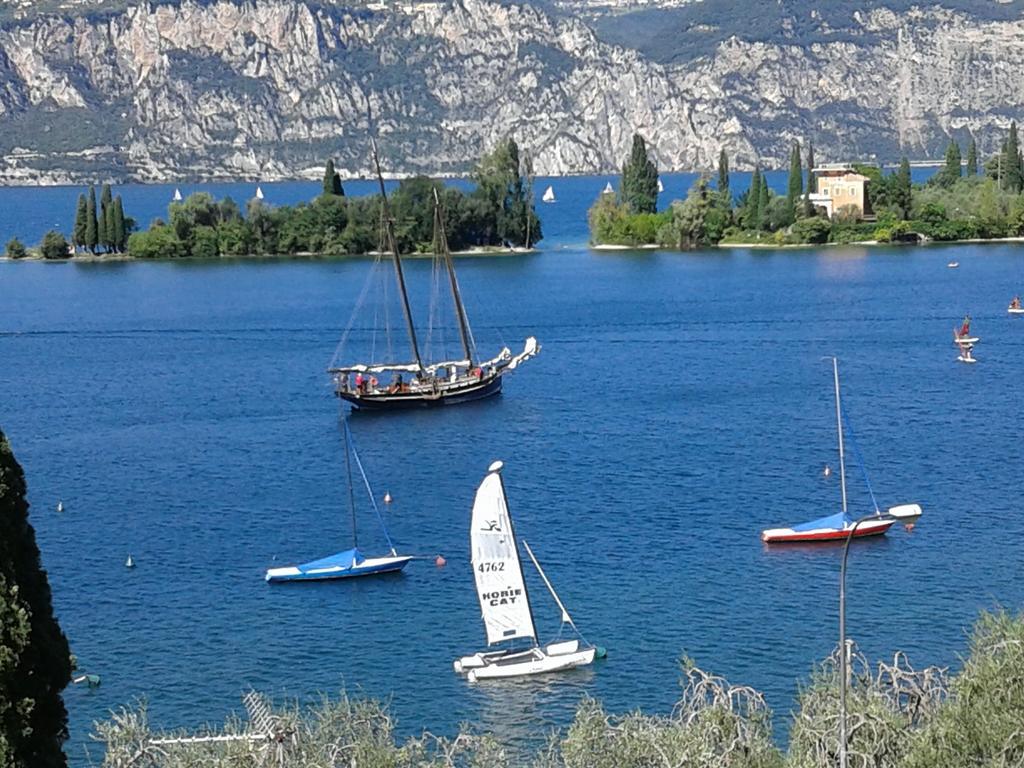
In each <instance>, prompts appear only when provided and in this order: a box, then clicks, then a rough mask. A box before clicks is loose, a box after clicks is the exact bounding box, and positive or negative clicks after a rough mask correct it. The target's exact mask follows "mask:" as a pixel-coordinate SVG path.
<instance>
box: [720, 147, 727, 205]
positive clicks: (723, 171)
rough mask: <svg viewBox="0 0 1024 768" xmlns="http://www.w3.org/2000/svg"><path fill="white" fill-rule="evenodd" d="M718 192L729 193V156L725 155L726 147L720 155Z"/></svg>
mask: <svg viewBox="0 0 1024 768" xmlns="http://www.w3.org/2000/svg"><path fill="white" fill-rule="evenodd" d="M718 191H719V192H721V193H723V194H728V192H729V156H728V155H727V154H725V147H722V150H721V151H720V152H719V153H718Z"/></svg>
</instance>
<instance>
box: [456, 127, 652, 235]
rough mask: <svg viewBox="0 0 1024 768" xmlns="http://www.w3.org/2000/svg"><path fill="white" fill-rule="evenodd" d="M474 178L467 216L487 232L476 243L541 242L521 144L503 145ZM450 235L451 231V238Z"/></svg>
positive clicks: (486, 158) (487, 157)
mask: <svg viewBox="0 0 1024 768" xmlns="http://www.w3.org/2000/svg"><path fill="white" fill-rule="evenodd" d="M473 179H474V181H476V189H475V190H474V191H473V193H472V194H471V195H470V197H471V198H473V202H472V203H470V204H469V210H468V211H467V213H468V214H469V220H470V221H471V222H472V221H474V220H475V221H476V222H478V223H482V224H483V225H484V230H483V231H481V232H478V233H477V234H476V236H477V243H476V244H479V245H498V244H502V243H507V244H509V245H513V246H524V245H525V244H526V241H527V236H529V240H530V243H531V244H533V243H536V242H538V241H539V240H540V239H541V237H542V234H541V229H540V219H538V218H537V214H536V211H535V210H534V207H533V203H532V201H531V199H530V198H531V194H530V190H529V189H528V186H527V184H526V183H524V180H523V174H522V162H521V160H520V157H519V145H517V144H516V142H515V140H514V139H511V138H509V139H506V140H505V141H503V142H500V143H499V144H498V146H497V147H495V148H494V150H493V151H492V152H490V153H489V154H487V155H485V156H484V157H483V158H482V159H481V160H480V163H479V164H478V165H477V167H476V171H475V172H474V175H473ZM655 194H657V176H655ZM451 235H452V233H450V232H449V238H451Z"/></svg>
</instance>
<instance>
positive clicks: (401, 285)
mask: <svg viewBox="0 0 1024 768" xmlns="http://www.w3.org/2000/svg"><path fill="white" fill-rule="evenodd" d="M371 146H372V148H373V165H374V167H375V168H376V170H377V181H378V182H379V183H380V198H381V215H382V217H383V218H384V227H385V231H386V232H387V237H388V247H389V248H390V249H391V255H392V256H393V257H394V260H395V277H396V278H397V279H398V292H399V293H400V294H401V295H402V310H403V312H405V326H406V329H407V330H408V331H409V343H410V344H411V345H412V353H413V356H414V357H415V358H416V366H417V367H418V368H419V369H420V370H421V371H422V370H423V361H422V360H421V359H420V346H419V344H418V343H417V341H416V327H415V326H414V325H413V322H412V309H411V308H410V307H409V294H408V293H407V292H406V290H405V273H404V272H403V271H402V259H401V257H400V256H399V255H398V241H397V239H396V238H395V223H394V221H392V219H391V211H390V209H389V208H388V193H387V191H386V190H385V189H384V176H383V175H382V174H381V172H380V158H379V157H378V156H377V142H375V141H371Z"/></svg>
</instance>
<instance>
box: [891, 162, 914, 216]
mask: <svg viewBox="0 0 1024 768" xmlns="http://www.w3.org/2000/svg"><path fill="white" fill-rule="evenodd" d="M893 202H894V203H896V207H897V208H899V209H900V216H901V217H902V218H904V219H908V218H910V206H911V203H912V192H911V184H910V161H909V160H907V156H906V155H904V156H903V159H901V160H900V169H899V170H898V171H897V172H896V186H895V189H894V194H893Z"/></svg>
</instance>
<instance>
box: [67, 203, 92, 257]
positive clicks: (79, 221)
mask: <svg viewBox="0 0 1024 768" xmlns="http://www.w3.org/2000/svg"><path fill="white" fill-rule="evenodd" d="M87 210H88V209H87V207H86V203H85V195H84V194H81V195H79V196H78V207H77V208H76V209H75V228H74V229H73V230H72V231H71V242H72V243H74V246H75V249H76V250H77V249H78V248H84V247H85V244H86V243H85V226H86V225H85V217H86V212H87Z"/></svg>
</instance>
